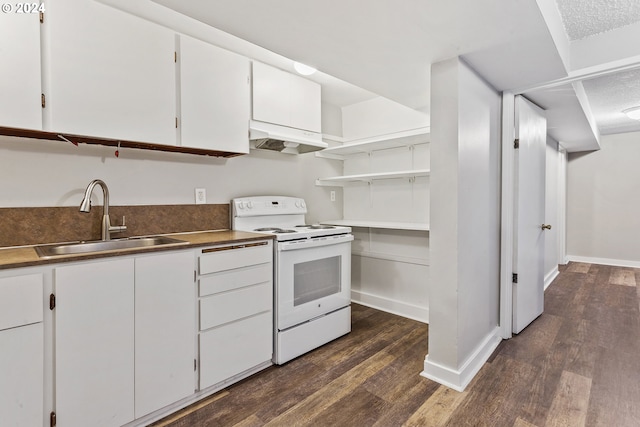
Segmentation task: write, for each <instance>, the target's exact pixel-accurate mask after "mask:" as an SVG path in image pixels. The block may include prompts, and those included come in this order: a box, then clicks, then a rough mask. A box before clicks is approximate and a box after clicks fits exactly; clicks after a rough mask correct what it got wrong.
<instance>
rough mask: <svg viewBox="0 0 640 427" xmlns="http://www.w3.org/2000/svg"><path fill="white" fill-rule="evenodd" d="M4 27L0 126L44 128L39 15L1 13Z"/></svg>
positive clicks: (0, 24)
mask: <svg viewBox="0 0 640 427" xmlns="http://www.w3.org/2000/svg"><path fill="white" fill-rule="evenodd" d="M24 4H26V5H30V3H24ZM6 5H11V6H15V4H12V3H6ZM0 28H2V37H0V53H1V55H2V69H1V71H0V126H8V127H17V128H26V129H42V107H41V106H40V93H41V89H40V21H39V19H38V14H37V13H35V14H19V13H0Z"/></svg>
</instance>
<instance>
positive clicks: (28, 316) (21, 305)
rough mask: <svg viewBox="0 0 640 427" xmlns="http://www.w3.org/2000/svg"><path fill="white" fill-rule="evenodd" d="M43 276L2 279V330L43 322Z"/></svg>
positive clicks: (0, 320) (0, 285)
mask: <svg viewBox="0 0 640 427" xmlns="http://www.w3.org/2000/svg"><path fill="white" fill-rule="evenodd" d="M42 286H43V278H42V274H29V275H25V276H17V277H6V278H3V279H0V301H2V307H3V308H2V310H0V330H2V329H7V328H14V327H16V326H22V325H28V324H30V323H36V322H42V315H43V311H44V306H43V300H42V298H43V296H42V292H43V291H42Z"/></svg>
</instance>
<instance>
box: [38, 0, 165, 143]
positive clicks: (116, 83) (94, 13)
mask: <svg viewBox="0 0 640 427" xmlns="http://www.w3.org/2000/svg"><path fill="white" fill-rule="evenodd" d="M44 28H45V41H46V44H45V50H44V51H43V63H44V74H45V81H44V83H45V88H44V89H45V90H44V93H45V95H46V108H45V116H44V125H45V130H50V131H54V132H67V133H75V134H81V135H88V136H98V137H104V138H114V139H124V140H132V141H141V142H150V143H157V144H171V145H174V144H175V139H176V137H175V135H176V131H175V116H176V115H175V106H176V102H175V64H174V58H173V55H174V47H175V41H174V40H175V39H174V33H173V32H172V31H171V30H169V29H166V28H164V27H161V26H159V25H156V24H153V23H151V22H148V21H146V20H143V19H141V18H138V17H136V16H133V15H129V14H127V13H124V12H122V11H119V10H116V9H113V8H111V7H109V6H106V5H104V4H100V3H98V2H95V1H86V0H56V1H55V2H49V3H47V9H46V12H45V21H44Z"/></svg>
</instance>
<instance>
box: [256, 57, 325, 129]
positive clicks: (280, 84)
mask: <svg viewBox="0 0 640 427" xmlns="http://www.w3.org/2000/svg"><path fill="white" fill-rule="evenodd" d="M252 81H253V110H252V114H253V120H258V121H262V122H268V123H275V124H278V125H282V126H288V127H292V128H296V129H304V130H309V131H312V132H321V131H322V116H321V87H320V85H319V84H318V83H316V82H312V81H310V80H307V79H304V78H302V77H299V76H296V75H294V74H291V73H287V72H285V71H282V70H279V69H277V68H274V67H271V66H268V65H265V64H262V63H259V62H253V80H252Z"/></svg>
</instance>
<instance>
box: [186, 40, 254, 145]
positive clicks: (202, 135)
mask: <svg viewBox="0 0 640 427" xmlns="http://www.w3.org/2000/svg"><path fill="white" fill-rule="evenodd" d="M179 37H180V39H179V40H180V41H179V46H180V48H179V51H180V52H179V55H178V57H179V61H178V62H179V67H180V88H179V91H180V116H181V120H180V137H181V144H182V146H185V147H196V148H205V149H209V150H220V151H229V152H234V153H248V152H249V134H248V131H249V116H250V108H251V106H250V102H251V95H250V93H249V70H250V63H249V60H248V59H247V58H245V57H243V56H240V55H237V54H235V53H232V52H229V51H227V50H224V49H220V48H218V47H216V46H213V45H210V44H208V43H205V42H202V41H200V40H196V39H193V38H190V37H187V36H179Z"/></svg>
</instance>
